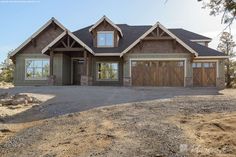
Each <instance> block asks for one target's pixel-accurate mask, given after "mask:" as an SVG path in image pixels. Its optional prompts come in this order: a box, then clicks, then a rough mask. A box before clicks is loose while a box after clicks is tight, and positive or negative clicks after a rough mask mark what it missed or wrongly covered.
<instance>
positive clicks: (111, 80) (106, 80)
mask: <svg viewBox="0 0 236 157" xmlns="http://www.w3.org/2000/svg"><path fill="white" fill-rule="evenodd" d="M100 63H111V64H113V63H115V64H117V79H99V77H98V64H100ZM119 69H120V67H119V62H116V61H114V62H113V61H98V62H96V81H105V82H109V81H110V82H114V81H115V82H117V81H119V76H120V72H119Z"/></svg>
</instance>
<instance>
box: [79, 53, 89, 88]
mask: <svg viewBox="0 0 236 157" xmlns="http://www.w3.org/2000/svg"><path fill="white" fill-rule="evenodd" d="M87 56H88V54H87V52H86V50H84V65H83V67H84V72H83V75H82V76H81V80H80V82H81V85H82V86H87V85H89V77H88V57H87Z"/></svg>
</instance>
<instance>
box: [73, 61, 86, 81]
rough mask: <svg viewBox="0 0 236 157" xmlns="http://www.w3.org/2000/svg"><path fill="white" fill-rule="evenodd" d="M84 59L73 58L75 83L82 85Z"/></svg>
mask: <svg viewBox="0 0 236 157" xmlns="http://www.w3.org/2000/svg"><path fill="white" fill-rule="evenodd" d="M83 63H84V62H83V61H81V60H73V84H74V85H80V79H81V75H82V74H83Z"/></svg>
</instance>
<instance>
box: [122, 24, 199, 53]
mask: <svg viewBox="0 0 236 157" xmlns="http://www.w3.org/2000/svg"><path fill="white" fill-rule="evenodd" d="M155 29H157V30H156V36H154V37H149V36H150V33H151V34H155V32H154V33H153V31H155ZM161 31H163V32H164V33H163V34H162V33H161V34H160V32H161ZM165 34H166V35H167V36H162V35H165ZM145 38H146V39H147V38H149V39H151V40H163V39H168V40H169V39H170V38H171V39H174V41H176V42H178V43H179V44H181V45H182V46H183V47H184V48H186V49H187V50H188V51H189V53H192V54H194V55H195V56H198V53H197V52H196V51H195V50H193V49H192V48H191V47H190V46H188V45H187V44H186V43H185V42H183V41H182V40H181V39H180V38H178V37H177V36H175V35H174V34H173V33H171V32H170V31H169V30H168V29H166V28H165V27H164V26H162V25H161V24H160V23H159V22H157V23H156V24H155V25H154V26H152V27H151V28H150V29H149V30H148V31H147V32H145V33H144V34H143V35H142V36H141V37H139V38H138V39H137V40H136V41H135V42H133V43H132V44H131V45H130V46H129V47H128V48H126V49H125V50H124V51H122V52H121V55H120V56H121V57H122V56H123V55H124V54H125V53H127V52H129V51H130V50H131V49H132V48H133V47H134V46H136V45H137V44H138V43H140V42H141V43H142V40H145Z"/></svg>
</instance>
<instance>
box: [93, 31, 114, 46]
mask: <svg viewBox="0 0 236 157" xmlns="http://www.w3.org/2000/svg"><path fill="white" fill-rule="evenodd" d="M110 33H111V34H112V45H106V38H105V45H99V44H98V43H99V38H98V36H99V34H110ZM114 34H115V33H114V31H98V32H97V47H99V48H110V47H114V45H115V43H114V39H115V37H114Z"/></svg>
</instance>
